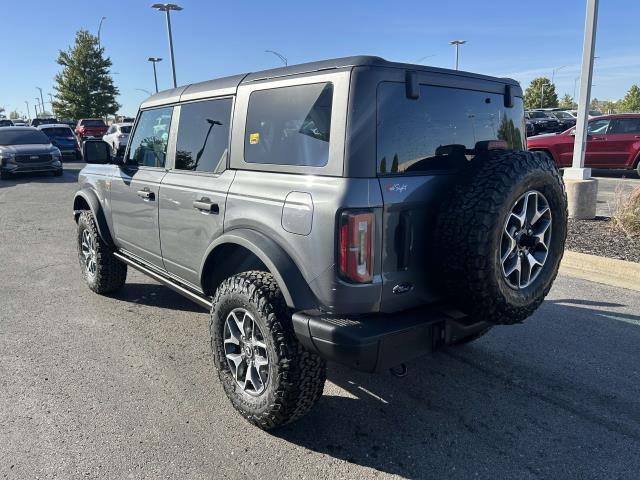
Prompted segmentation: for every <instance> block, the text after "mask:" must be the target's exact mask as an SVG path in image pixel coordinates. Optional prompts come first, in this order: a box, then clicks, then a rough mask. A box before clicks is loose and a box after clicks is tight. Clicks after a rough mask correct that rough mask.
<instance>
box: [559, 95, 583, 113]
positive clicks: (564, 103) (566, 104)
mask: <svg viewBox="0 0 640 480" xmlns="http://www.w3.org/2000/svg"><path fill="white" fill-rule="evenodd" d="M558 107H560V108H566V109H567V110H575V109H576V108H578V104H577V103H576V102H575V101H574V100H573V97H572V96H571V95H569V94H568V93H565V94H564V95H563V96H562V98H561V99H560V102H559V103H558Z"/></svg>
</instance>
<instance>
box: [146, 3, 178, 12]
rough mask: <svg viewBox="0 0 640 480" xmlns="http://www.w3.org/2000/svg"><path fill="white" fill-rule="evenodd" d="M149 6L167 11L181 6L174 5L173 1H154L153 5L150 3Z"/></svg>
mask: <svg viewBox="0 0 640 480" xmlns="http://www.w3.org/2000/svg"><path fill="white" fill-rule="evenodd" d="M151 8H155V9H157V10H160V11H161V12H167V11H169V10H176V11H180V10H182V7H181V6H180V5H176V4H175V3H154V4H153V5H151Z"/></svg>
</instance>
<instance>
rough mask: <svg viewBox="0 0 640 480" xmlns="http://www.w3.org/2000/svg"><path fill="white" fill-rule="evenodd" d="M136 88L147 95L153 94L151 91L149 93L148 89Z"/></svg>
mask: <svg viewBox="0 0 640 480" xmlns="http://www.w3.org/2000/svg"><path fill="white" fill-rule="evenodd" d="M136 90H140V91H141V92H144V93H146V94H147V95H149V96H151V95H153V93H151V92H150V91H149V90H146V89H144V88H136Z"/></svg>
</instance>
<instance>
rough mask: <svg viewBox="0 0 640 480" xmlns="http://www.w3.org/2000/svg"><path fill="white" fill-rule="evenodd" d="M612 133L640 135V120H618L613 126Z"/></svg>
mask: <svg viewBox="0 0 640 480" xmlns="http://www.w3.org/2000/svg"><path fill="white" fill-rule="evenodd" d="M610 133H618V134H623V135H624V134H628V133H640V118H618V119H617V120H614V122H613V124H612V125H611V132H610Z"/></svg>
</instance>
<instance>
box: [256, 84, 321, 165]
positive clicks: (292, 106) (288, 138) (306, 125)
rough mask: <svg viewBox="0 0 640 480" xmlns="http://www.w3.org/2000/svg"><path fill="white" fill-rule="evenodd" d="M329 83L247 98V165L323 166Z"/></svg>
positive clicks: (264, 92)
mask: <svg viewBox="0 0 640 480" xmlns="http://www.w3.org/2000/svg"><path fill="white" fill-rule="evenodd" d="M332 102H333V86H332V84H330V83H317V84H313V85H297V86H293V87H283V88H276V89H270V90H258V91H255V92H253V93H252V94H251V96H250V97H249V108H248V111H247V123H246V131H245V143H244V145H245V146H244V159H245V161H246V162H248V163H262V164H272V165H297V166H307V167H323V166H325V165H326V164H327V162H328V160H329V132H330V130H331V107H332Z"/></svg>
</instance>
